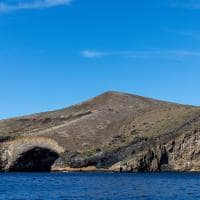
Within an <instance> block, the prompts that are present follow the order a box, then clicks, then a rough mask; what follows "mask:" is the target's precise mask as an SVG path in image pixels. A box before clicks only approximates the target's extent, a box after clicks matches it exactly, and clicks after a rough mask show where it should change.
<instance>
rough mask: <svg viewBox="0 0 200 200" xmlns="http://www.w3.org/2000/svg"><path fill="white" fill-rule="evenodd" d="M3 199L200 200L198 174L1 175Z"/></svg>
mask: <svg viewBox="0 0 200 200" xmlns="http://www.w3.org/2000/svg"><path fill="white" fill-rule="evenodd" d="M2 199H3V200H134V199H137V200H200V174H199V173H152V174H148V173H147V174H142V173H130V174H129V173H2V174H0V200H2Z"/></svg>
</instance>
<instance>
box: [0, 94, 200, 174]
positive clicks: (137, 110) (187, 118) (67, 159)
mask: <svg viewBox="0 0 200 200" xmlns="http://www.w3.org/2000/svg"><path fill="white" fill-rule="evenodd" d="M0 158H1V162H0V170H1V171H80V170H81V171H97V170H99V171H100V170H104V171H131V172H132V171H137V172H138V171H139V172H154V171H200V108H199V107H194V106H186V105H179V104H174V103H169V102H163V101H158V100H154V99H149V98H144V97H140V96H135V95H130V94H123V93H117V92H107V93H104V94H102V95H100V96H98V97H96V98H93V99H90V100H89V101H86V102H84V103H81V104H78V105H75V106H72V107H69V108H66V109H62V110H56V111H53V112H46V113H39V114H34V115H30V116H24V117H19V118H13V119H8V120H1V121H0Z"/></svg>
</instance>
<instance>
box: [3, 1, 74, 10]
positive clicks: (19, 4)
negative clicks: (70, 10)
mask: <svg viewBox="0 0 200 200" xmlns="http://www.w3.org/2000/svg"><path fill="white" fill-rule="evenodd" d="M71 1H72V0H24V1H20V0H17V1H15V2H13V3H8V2H7V1H6V0H4V1H0V12H10V11H16V10H25V9H39V8H50V7H55V6H68V5H69V4H70V3H71Z"/></svg>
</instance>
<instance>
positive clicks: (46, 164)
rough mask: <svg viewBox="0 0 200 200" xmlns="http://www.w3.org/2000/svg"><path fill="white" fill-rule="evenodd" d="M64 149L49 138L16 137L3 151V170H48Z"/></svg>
mask: <svg viewBox="0 0 200 200" xmlns="http://www.w3.org/2000/svg"><path fill="white" fill-rule="evenodd" d="M63 151H64V149H63V147H61V146H60V145H58V143H57V142H56V141H55V140H53V139H50V138H45V137H29V138H22V139H17V140H14V141H12V142H10V143H9V144H7V148H6V151H5V155H4V158H6V165H5V167H4V170H5V171H24V172H27V171H29V172H30V171H50V170H51V166H52V165H53V164H54V162H55V160H56V159H57V158H58V157H59V154H60V153H62V152H63Z"/></svg>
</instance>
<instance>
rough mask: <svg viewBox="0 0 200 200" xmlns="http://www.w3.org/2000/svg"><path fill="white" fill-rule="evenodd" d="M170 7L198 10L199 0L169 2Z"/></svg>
mask: <svg viewBox="0 0 200 200" xmlns="http://www.w3.org/2000/svg"><path fill="white" fill-rule="evenodd" d="M170 4H171V6H172V7H180V8H185V9H200V0H170Z"/></svg>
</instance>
